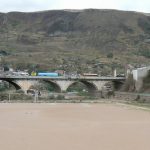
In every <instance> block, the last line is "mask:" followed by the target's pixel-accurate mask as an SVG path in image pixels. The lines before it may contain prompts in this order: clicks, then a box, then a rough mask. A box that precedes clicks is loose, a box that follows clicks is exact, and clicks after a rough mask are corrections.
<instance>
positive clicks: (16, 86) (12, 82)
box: [0, 79, 22, 90]
mask: <svg viewBox="0 0 150 150" xmlns="http://www.w3.org/2000/svg"><path fill="white" fill-rule="evenodd" d="M0 80H2V81H6V82H8V83H9V84H11V85H13V86H14V87H15V89H16V90H20V89H22V88H21V86H20V85H19V84H17V83H16V82H15V81H13V80H8V79H0Z"/></svg>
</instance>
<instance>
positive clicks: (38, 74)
mask: <svg viewBox="0 0 150 150" xmlns="http://www.w3.org/2000/svg"><path fill="white" fill-rule="evenodd" d="M37 76H47V77H58V76H59V74H58V73H57V72H38V73H37Z"/></svg>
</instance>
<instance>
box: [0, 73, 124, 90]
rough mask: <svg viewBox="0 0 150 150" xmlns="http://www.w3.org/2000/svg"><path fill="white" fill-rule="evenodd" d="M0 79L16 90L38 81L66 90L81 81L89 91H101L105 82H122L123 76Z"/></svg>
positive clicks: (26, 88)
mask: <svg viewBox="0 0 150 150" xmlns="http://www.w3.org/2000/svg"><path fill="white" fill-rule="evenodd" d="M0 80H3V81H6V82H9V84H11V85H13V86H14V87H15V88H16V90H19V89H22V90H23V91H24V92H26V91H27V90H28V89H30V88H31V87H32V86H35V85H37V84H38V83H39V82H40V81H44V82H45V83H49V84H51V86H53V87H54V89H55V91H56V92H66V91H67V89H68V88H69V87H70V86H71V85H73V84H75V83H76V82H81V83H83V84H84V85H85V86H86V87H87V89H88V91H89V92H96V91H101V90H102V87H103V86H104V85H105V84H106V83H107V82H110V81H111V82H113V83H114V84H115V86H116V85H119V84H122V83H123V82H124V81H125V77H45V76H6V77H0Z"/></svg>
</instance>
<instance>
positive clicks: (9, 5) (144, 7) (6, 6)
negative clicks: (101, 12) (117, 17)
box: [0, 0, 150, 13]
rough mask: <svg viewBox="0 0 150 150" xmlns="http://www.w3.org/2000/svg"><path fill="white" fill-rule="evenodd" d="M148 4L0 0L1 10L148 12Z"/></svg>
mask: <svg viewBox="0 0 150 150" xmlns="http://www.w3.org/2000/svg"><path fill="white" fill-rule="evenodd" d="M149 6H150V1H149V0H142V1H141V0H134V1H131V0H0V10H1V11H2V12H8V11H39V10H50V9H85V8H98V9H122V10H133V11H141V12H149V13H150V7H149Z"/></svg>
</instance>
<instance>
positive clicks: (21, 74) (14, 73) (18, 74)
mask: <svg viewBox="0 0 150 150" xmlns="http://www.w3.org/2000/svg"><path fill="white" fill-rule="evenodd" d="M11 74H12V75H13V76H29V73H28V72H24V71H17V72H15V71H13V72H12V73H11Z"/></svg>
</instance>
